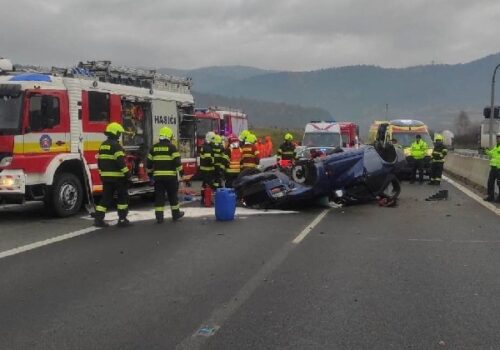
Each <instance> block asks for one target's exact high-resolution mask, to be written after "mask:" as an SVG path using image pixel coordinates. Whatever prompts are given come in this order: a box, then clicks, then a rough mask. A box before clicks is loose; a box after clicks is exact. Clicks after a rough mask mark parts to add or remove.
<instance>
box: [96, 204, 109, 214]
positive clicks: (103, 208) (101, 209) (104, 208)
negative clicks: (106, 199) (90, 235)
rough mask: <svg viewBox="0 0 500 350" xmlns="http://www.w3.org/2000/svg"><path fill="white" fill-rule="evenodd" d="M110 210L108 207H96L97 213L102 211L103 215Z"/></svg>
mask: <svg viewBox="0 0 500 350" xmlns="http://www.w3.org/2000/svg"><path fill="white" fill-rule="evenodd" d="M107 210H108V209H107V208H106V207H103V206H102V205H97V206H96V207H95V211H100V212H101V213H105V212H106V211H107Z"/></svg>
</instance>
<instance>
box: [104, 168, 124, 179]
mask: <svg viewBox="0 0 500 350" xmlns="http://www.w3.org/2000/svg"><path fill="white" fill-rule="evenodd" d="M127 170H128V168H127ZM100 174H101V176H102V177H125V175H124V174H123V173H120V172H117V171H101V172H100Z"/></svg>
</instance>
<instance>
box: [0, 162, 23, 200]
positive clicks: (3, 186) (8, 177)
mask: <svg viewBox="0 0 500 350" xmlns="http://www.w3.org/2000/svg"><path fill="white" fill-rule="evenodd" d="M25 194H26V174H25V173H24V171H22V170H10V169H9V170H1V171H0V201H2V202H4V203H22V201H23V200H24V198H25Z"/></svg>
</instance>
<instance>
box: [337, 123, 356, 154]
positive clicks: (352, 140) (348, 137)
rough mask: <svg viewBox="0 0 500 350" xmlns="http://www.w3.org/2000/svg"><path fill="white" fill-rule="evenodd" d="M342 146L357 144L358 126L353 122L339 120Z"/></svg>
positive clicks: (348, 146)
mask: <svg viewBox="0 0 500 350" xmlns="http://www.w3.org/2000/svg"><path fill="white" fill-rule="evenodd" d="M339 124H340V134H341V135H342V147H347V148H350V147H356V145H358V144H359V126H358V125H357V124H355V123H353V122H339Z"/></svg>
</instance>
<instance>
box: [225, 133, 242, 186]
mask: <svg viewBox="0 0 500 350" xmlns="http://www.w3.org/2000/svg"><path fill="white" fill-rule="evenodd" d="M230 142H231V144H230V145H229V147H228V148H227V150H226V153H225V155H224V160H225V162H226V187H229V188H231V187H233V182H234V180H236V178H237V177H238V175H239V174H240V168H241V165H240V162H241V149H240V147H239V145H238V140H237V139H232V140H230Z"/></svg>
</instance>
